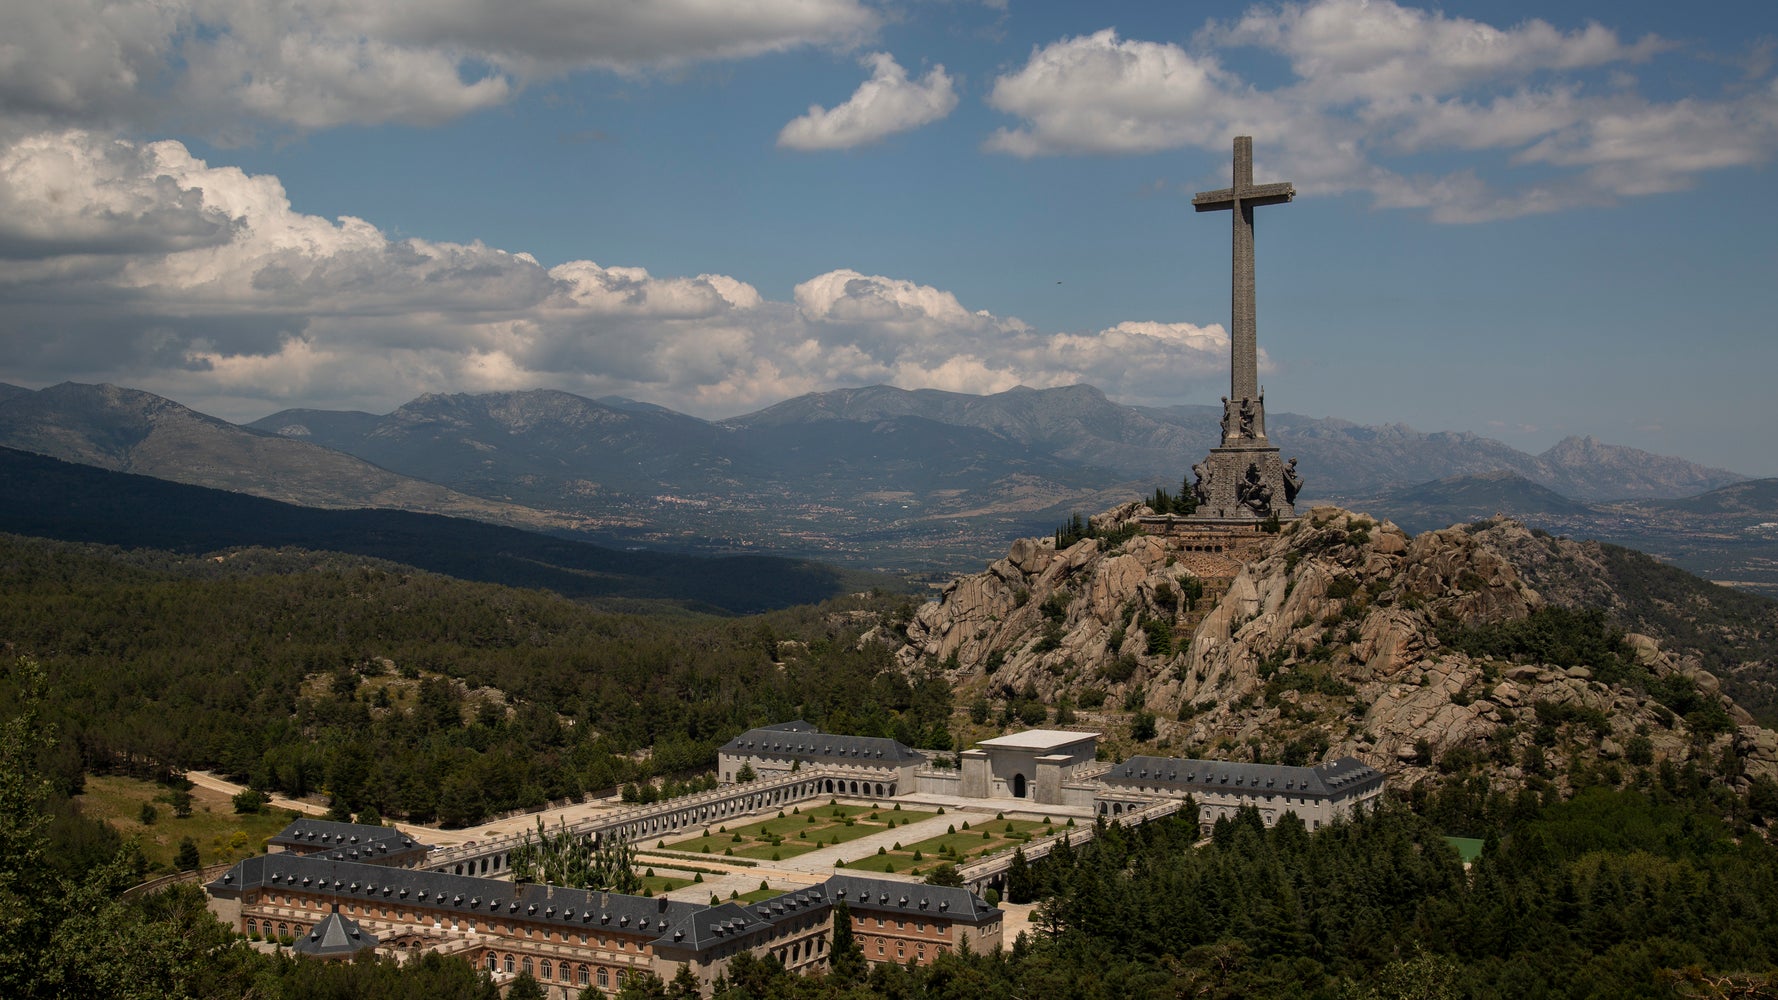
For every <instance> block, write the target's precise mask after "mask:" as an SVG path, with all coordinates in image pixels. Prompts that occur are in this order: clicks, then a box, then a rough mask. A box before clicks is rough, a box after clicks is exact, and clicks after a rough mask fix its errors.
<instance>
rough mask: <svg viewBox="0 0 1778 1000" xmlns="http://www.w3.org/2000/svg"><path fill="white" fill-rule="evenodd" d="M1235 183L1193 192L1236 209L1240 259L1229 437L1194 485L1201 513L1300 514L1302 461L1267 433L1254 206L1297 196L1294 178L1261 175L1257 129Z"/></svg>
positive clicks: (1241, 148)
mask: <svg viewBox="0 0 1778 1000" xmlns="http://www.w3.org/2000/svg"><path fill="white" fill-rule="evenodd" d="M1234 182H1235V183H1234V186H1233V187H1226V188H1223V189H1221V190H1220V191H1205V192H1203V193H1201V194H1199V195H1197V196H1196V197H1194V198H1193V199H1192V206H1193V207H1194V208H1196V209H1197V210H1198V211H1200V212H1220V211H1226V212H1228V213H1229V214H1230V215H1231V216H1232V217H1233V220H1232V221H1233V228H1234V264H1233V278H1232V281H1231V285H1230V299H1231V302H1230V316H1229V327H1230V330H1229V395H1228V397H1227V398H1226V399H1224V400H1223V401H1222V445H1221V447H1218V448H1214V449H1212V450H1211V452H1210V457H1209V458H1207V459H1205V460H1204V463H1203V464H1202V465H1196V466H1193V467H1192V470H1193V472H1195V473H1196V475H1197V482H1196V486H1195V488H1194V491H1195V492H1196V493H1197V497H1198V512H1197V513H1196V514H1195V515H1194V516H1195V517H1196V518H1198V519H1200V520H1214V521H1232V520H1250V519H1253V518H1266V517H1271V516H1273V515H1277V516H1279V517H1294V516H1295V514H1296V507H1295V504H1296V495H1297V491H1298V490H1299V489H1301V488H1302V479H1301V478H1299V477H1298V476H1297V474H1296V461H1295V460H1294V459H1292V460H1291V463H1290V465H1289V466H1288V467H1287V466H1285V465H1284V463H1283V462H1281V461H1279V458H1278V449H1276V448H1274V447H1272V446H1271V444H1270V442H1268V441H1267V440H1266V399H1265V396H1264V394H1262V393H1261V392H1260V388H1259V346H1258V337H1257V335H1256V333H1255V332H1254V307H1253V210H1254V209H1255V208H1257V207H1259V206H1261V205H1282V204H1284V203H1286V202H1288V201H1290V200H1291V199H1292V198H1295V197H1296V189H1295V188H1293V187H1291V186H1290V185H1289V184H1288V183H1284V184H1255V183H1253V137H1252V136H1246V135H1242V136H1236V137H1235V176H1234Z"/></svg>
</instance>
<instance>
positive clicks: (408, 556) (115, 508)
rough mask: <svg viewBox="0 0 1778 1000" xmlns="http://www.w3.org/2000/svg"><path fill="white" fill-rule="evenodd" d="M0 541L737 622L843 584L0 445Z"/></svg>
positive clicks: (768, 562)
mask: <svg viewBox="0 0 1778 1000" xmlns="http://www.w3.org/2000/svg"><path fill="white" fill-rule="evenodd" d="M0 532H7V533H11V534H18V535H28V536H32V537H38V538H53V539H56V540H59V541H66V542H90V543H99V544H104V545H117V546H121V547H124V548H153V549H164V550H167V551H172V552H181V553H206V552H215V551H219V550H223V549H232V548H241V547H261V548H281V547H295V548H302V549H311V550H318V551H327V552H343V553H347V554H351V555H360V556H370V557H372V558H376V559H384V560H388V561H391V562H396V563H402V564H405V565H408V566H413V567H416V568H418V569H424V570H429V571H432V572H435V573H442V574H445V575H447V576H454V577H457V578H459V579H463V580H476V581H481V582H485V583H501V584H506V585H507V586H514V587H540V588H544V589H547V590H553V591H555V592H557V593H559V594H562V595H564V596H567V597H574V598H583V599H585V598H602V599H613V598H616V599H627V600H648V601H664V602H669V603H672V604H675V605H679V606H682V607H688V608H692V609H695V610H701V611H722V612H731V613H742V614H747V613H753V612H758V611H764V610H769V609H772V608H778V607H785V606H788V605H793V604H807V603H813V602H816V601H821V600H825V599H826V598H829V597H833V596H835V595H837V594H839V593H840V592H842V590H843V589H845V587H846V584H847V582H848V581H847V580H846V579H845V577H844V575H842V574H841V573H840V572H838V571H836V570H834V569H833V568H831V567H827V566H822V565H819V564H815V563H810V562H807V561H803V560H793V559H784V558H779V557H775V556H765V555H758V556H735V557H729V558H725V559H711V558H700V557H694V556H682V555H671V554H666V553H659V552H619V551H615V550H613V549H608V548H602V547H600V546H596V545H591V544H588V543H586V542H581V541H574V540H571V539H566V538H561V537H556V536H551V535H544V534H540V533H536V532H529V531H523V530H520V529H517V528H509V527H503V526H500V525H494V524H488V523H486V522H484V521H476V520H470V519H467V518H451V517H441V516H439V515H436V514H420V513H413V512H410V511H400V510H317V509H314V508H309V507H299V506H296V505H294V504H286V503H280V502H278V501H275V500H267V499H263V498H261V497H254V496H246V495H243V494H240V493H232V492H228V491H225V490H212V489H206V488H204V487H199V486H189V485H186V484H183V483H174V482H169V481H167V480H164V479H157V478H154V477H150V476H140V475H132V474H129V473H119V472H111V471H107V470H104V469H98V468H94V467H92V466H90V465H81V464H76V463H73V462H63V461H60V460H57V459H53V458H47V457H44V456H42V455H36V454H32V453H29V452H23V451H16V450H13V449H10V448H0Z"/></svg>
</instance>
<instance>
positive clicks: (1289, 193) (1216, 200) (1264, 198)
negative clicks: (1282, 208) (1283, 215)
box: [1192, 183, 1296, 212]
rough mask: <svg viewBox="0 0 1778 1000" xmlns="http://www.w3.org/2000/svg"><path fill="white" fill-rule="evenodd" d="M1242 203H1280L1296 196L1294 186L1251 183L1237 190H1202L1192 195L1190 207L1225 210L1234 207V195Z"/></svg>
mask: <svg viewBox="0 0 1778 1000" xmlns="http://www.w3.org/2000/svg"><path fill="white" fill-rule="evenodd" d="M1237 194H1239V195H1240V199H1239V200H1240V202H1241V203H1242V204H1243V205H1282V204H1284V203H1285V202H1287V201H1290V200H1291V199H1293V198H1295V197H1296V188H1294V187H1292V186H1291V185H1290V184H1289V183H1284V184H1251V185H1248V186H1247V187H1244V188H1241V189H1240V190H1239V191H1238V192H1237V191H1236V190H1235V189H1234V188H1218V189H1217V190H1215V191H1204V192H1201V193H1199V194H1197V195H1194V196H1193V197H1192V207H1193V208H1195V209H1197V210H1198V211H1200V212H1226V211H1228V210H1229V209H1232V208H1234V207H1235V201H1236V195H1237Z"/></svg>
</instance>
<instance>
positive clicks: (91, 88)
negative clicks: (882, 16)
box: [0, 0, 879, 129]
mask: <svg viewBox="0 0 1778 1000" xmlns="http://www.w3.org/2000/svg"><path fill="white" fill-rule="evenodd" d="M878 21H879V18H878V15H877V14H876V13H875V12H874V11H873V10H871V9H870V8H869V7H866V6H864V4H863V3H861V2H860V0H748V2H744V3H737V2H733V0H651V2H648V3H633V2H628V0H543V2H539V3H524V4H495V3H489V2H486V0H56V2H53V3H13V4H3V5H0V39H3V40H4V41H0V109H4V111H5V113H6V114H8V115H10V116H12V117H14V118H24V119H26V120H28V121H33V122H35V123H36V124H38V125H43V124H49V123H67V122H69V121H80V122H86V123H89V124H100V125H108V124H121V123H124V122H129V123H132V124H140V122H141V121H142V120H143V118H144V116H146V115H147V114H149V113H150V112H151V111H154V110H156V109H158V110H159V113H163V114H172V113H178V114H185V115H191V116H201V120H204V121H206V122H207V123H210V124H211V125H214V124H215V123H216V122H217V121H219V120H223V121H226V120H228V119H234V120H236V121H238V122H244V123H245V124H247V125H248V126H251V125H253V124H255V123H271V124H274V125H278V126H294V127H297V128H303V129H318V128H326V127H330V126H335V125H342V124H378V123H383V122H404V123H410V124H430V123H435V122H439V121H443V120H446V119H449V118H452V117H455V116H458V115H462V114H466V113H469V112H473V111H476V110H479V109H483V108H487V107H492V106H495V105H498V104H501V103H503V102H505V101H507V100H508V99H510V98H511V96H512V95H513V94H514V93H515V92H517V90H518V89H520V88H521V87H522V86H523V85H524V84H525V83H527V82H529V81H532V80H536V79H540V78H546V77H550V76H554V75H558V74H562V73H568V72H573V71H577V70H586V69H600V70H607V71H612V72H618V73H625V74H634V73H642V72H647V71H650V70H656V69H662V68H672V67H678V66H683V65H686V64H689V63H695V62H701V61H707V60H720V59H736V58H746V57H751V56H758V55H762V54H765V53H771V52H781V51H786V50H789V49H792V48H796V47H799V46H807V45H834V46H840V47H850V46H852V45H855V44H858V43H859V42H861V41H863V40H864V39H866V38H868V37H869V36H870V35H871V33H872V32H873V31H874V30H875V28H876V26H877V24H878ZM174 107H176V108H177V111H174V110H172V109H173V108H174Z"/></svg>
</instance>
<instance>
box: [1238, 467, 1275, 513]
mask: <svg viewBox="0 0 1778 1000" xmlns="http://www.w3.org/2000/svg"><path fill="white" fill-rule="evenodd" d="M1235 493H1236V497H1235V499H1236V500H1237V501H1238V502H1239V503H1240V504H1241V506H1243V507H1246V508H1247V509H1248V510H1250V511H1253V513H1254V514H1255V515H1256V516H1258V517H1267V516H1269V515H1270V514H1271V513H1272V488H1271V487H1270V486H1267V485H1266V484H1265V482H1264V481H1263V480H1261V479H1260V477H1259V466H1258V465H1257V464H1253V465H1248V466H1247V475H1246V477H1245V478H1244V479H1243V480H1242V481H1241V483H1240V485H1239V487H1238V488H1237V489H1236V491H1235Z"/></svg>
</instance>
